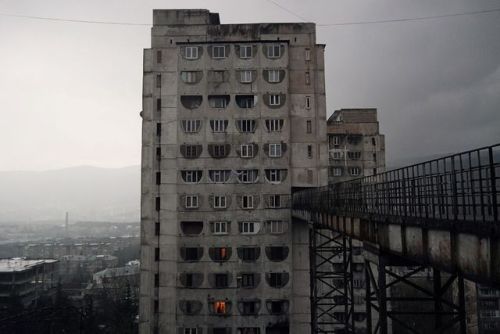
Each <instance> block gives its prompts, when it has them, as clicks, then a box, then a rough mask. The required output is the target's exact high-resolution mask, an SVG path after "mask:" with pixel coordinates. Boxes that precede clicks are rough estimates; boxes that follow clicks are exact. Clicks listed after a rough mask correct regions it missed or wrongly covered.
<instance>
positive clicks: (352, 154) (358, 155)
mask: <svg viewBox="0 0 500 334" xmlns="http://www.w3.org/2000/svg"><path fill="white" fill-rule="evenodd" d="M347 157H348V158H349V159H351V160H359V159H361V152H359V151H349V152H347Z"/></svg>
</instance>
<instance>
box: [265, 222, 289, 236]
mask: <svg viewBox="0 0 500 334" xmlns="http://www.w3.org/2000/svg"><path fill="white" fill-rule="evenodd" d="M269 231H270V233H272V234H280V233H283V232H285V223H284V222H283V221H281V220H271V221H269Z"/></svg>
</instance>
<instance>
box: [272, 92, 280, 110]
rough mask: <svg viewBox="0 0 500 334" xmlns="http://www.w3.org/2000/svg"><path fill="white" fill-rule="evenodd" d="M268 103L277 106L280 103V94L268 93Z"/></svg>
mask: <svg viewBox="0 0 500 334" xmlns="http://www.w3.org/2000/svg"><path fill="white" fill-rule="evenodd" d="M269 105H270V106H273V107H277V106H280V105H281V95H280V94H269Z"/></svg>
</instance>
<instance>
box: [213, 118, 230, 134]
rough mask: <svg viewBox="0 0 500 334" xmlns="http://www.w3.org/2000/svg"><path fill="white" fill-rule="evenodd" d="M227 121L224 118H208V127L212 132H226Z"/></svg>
mask: <svg viewBox="0 0 500 334" xmlns="http://www.w3.org/2000/svg"><path fill="white" fill-rule="evenodd" d="M227 124H228V121H227V120H225V119H213V120H210V127H211V128H212V132H226V128H227Z"/></svg>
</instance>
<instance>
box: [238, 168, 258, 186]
mask: <svg viewBox="0 0 500 334" xmlns="http://www.w3.org/2000/svg"><path fill="white" fill-rule="evenodd" d="M240 171H241V174H240V175H238V182H239V183H243V184H252V183H257V182H258V180H259V172H258V169H243V170H240ZM250 176H252V179H251V180H250ZM253 176H255V177H253Z"/></svg>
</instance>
